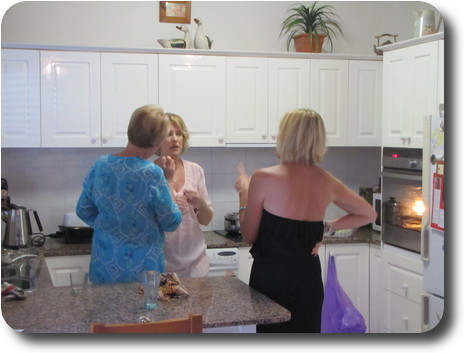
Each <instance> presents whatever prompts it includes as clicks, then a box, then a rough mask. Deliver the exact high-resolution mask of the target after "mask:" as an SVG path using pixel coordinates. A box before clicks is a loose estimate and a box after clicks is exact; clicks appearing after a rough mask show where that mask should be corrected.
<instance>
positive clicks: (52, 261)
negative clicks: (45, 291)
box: [45, 255, 90, 287]
mask: <svg viewBox="0 0 464 353" xmlns="http://www.w3.org/2000/svg"><path fill="white" fill-rule="evenodd" d="M45 262H46V263H47V267H48V270H49V272H50V277H51V279H52V283H53V286H54V287H64V286H70V285H71V282H70V279H69V274H70V273H71V272H77V271H84V272H89V266H90V255H73V256H51V257H46V258H45Z"/></svg>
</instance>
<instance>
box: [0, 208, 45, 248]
mask: <svg viewBox="0 0 464 353" xmlns="http://www.w3.org/2000/svg"><path fill="white" fill-rule="evenodd" d="M31 211H32V212H34V217H35V220H36V222H37V227H38V228H39V230H40V231H41V232H42V231H43V228H42V223H41V222H40V219H39V215H38V213H37V211H36V210H28V209H26V207H21V206H16V205H14V204H10V207H9V209H8V210H5V211H3V212H2V218H3V219H4V221H5V223H6V226H5V235H4V239H3V247H5V248H11V249H19V248H27V247H28V246H29V245H30V243H31V235H32V225H31V219H30V217H29V213H30V212H31Z"/></svg>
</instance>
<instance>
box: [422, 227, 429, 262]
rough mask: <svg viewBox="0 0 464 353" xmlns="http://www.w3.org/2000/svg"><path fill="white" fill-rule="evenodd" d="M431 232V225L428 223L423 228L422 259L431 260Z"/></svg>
mask: <svg viewBox="0 0 464 353" xmlns="http://www.w3.org/2000/svg"><path fill="white" fill-rule="evenodd" d="M429 234H430V227H429V225H428V224H427V225H426V226H425V228H424V229H423V230H422V242H421V257H422V261H429V260H430V258H429Z"/></svg>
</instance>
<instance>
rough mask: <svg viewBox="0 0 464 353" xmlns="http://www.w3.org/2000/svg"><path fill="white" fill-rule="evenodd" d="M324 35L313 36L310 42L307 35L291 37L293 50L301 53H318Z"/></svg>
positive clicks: (320, 49)
mask: <svg viewBox="0 0 464 353" xmlns="http://www.w3.org/2000/svg"><path fill="white" fill-rule="evenodd" d="M325 37H327V35H326V34H313V35H312V41H311V40H310V36H309V34H308V33H301V34H298V35H296V36H294V37H293V42H294V43H295V50H296V51H297V52H303V53H320V52H321V51H322V44H324V39H325Z"/></svg>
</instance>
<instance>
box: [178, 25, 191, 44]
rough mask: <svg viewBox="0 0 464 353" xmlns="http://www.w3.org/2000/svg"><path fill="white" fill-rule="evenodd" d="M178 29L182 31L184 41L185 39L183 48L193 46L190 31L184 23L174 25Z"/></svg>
mask: <svg viewBox="0 0 464 353" xmlns="http://www.w3.org/2000/svg"><path fill="white" fill-rule="evenodd" d="M176 28H177V29H178V30H179V31H182V32H184V41H185V48H187V49H190V48H193V45H192V44H193V43H192V37H191V36H190V31H189V29H188V27H187V26H186V25H182V26H176Z"/></svg>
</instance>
